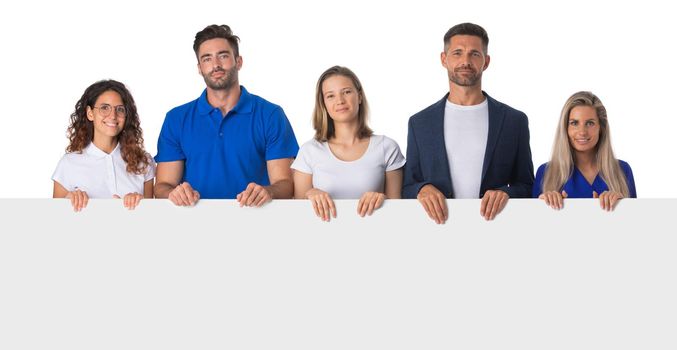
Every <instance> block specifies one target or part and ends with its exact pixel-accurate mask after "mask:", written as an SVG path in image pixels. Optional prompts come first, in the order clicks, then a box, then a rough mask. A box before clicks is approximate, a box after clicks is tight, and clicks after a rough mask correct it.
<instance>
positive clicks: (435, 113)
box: [402, 91, 534, 198]
mask: <svg viewBox="0 0 677 350" xmlns="http://www.w3.org/2000/svg"><path fill="white" fill-rule="evenodd" d="M482 93H483V94H484V96H486V98H487V100H488V105H489V135H488V137H487V148H486V151H485V153H484V163H483V165H482V182H481V185H480V193H479V197H480V198H481V197H482V196H484V192H486V191H487V190H502V191H505V192H506V193H508V195H509V196H510V197H511V198H530V197H531V188H532V186H533V184H534V165H533V163H532V161H531V148H530V147H529V121H528V120H527V116H526V114H524V113H523V112H520V111H518V110H516V109H514V108H512V107H510V106H508V105H506V104H503V103H501V102H498V101H496V100H494V99H493V98H491V97H490V96H489V95H487V94H486V93H485V92H484V91H483V92H482ZM448 96H449V94H448V93H447V94H446V95H445V96H444V98H442V99H441V100H440V101H438V102H436V103H435V104H433V105H432V106H430V107H428V108H426V109H424V110H422V111H420V112H418V113H416V114H414V115H413V116H412V117H411V118H409V134H408V135H407V163H406V164H405V166H404V182H403V184H402V197H403V198H416V196H417V195H418V192H419V191H420V190H421V187H423V186H424V185H427V184H432V185H433V186H435V187H436V188H437V189H438V190H440V192H442V193H443V194H444V196H445V197H447V198H454V186H453V184H452V183H451V175H450V174H449V161H448V159H447V150H446V147H445V143H444V109H445V105H446V101H447V97H448Z"/></svg>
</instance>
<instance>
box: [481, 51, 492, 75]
mask: <svg viewBox="0 0 677 350" xmlns="http://www.w3.org/2000/svg"><path fill="white" fill-rule="evenodd" d="M489 62H491V56H489V55H486V56H485V58H484V69H482V71H485V70H487V68H489Z"/></svg>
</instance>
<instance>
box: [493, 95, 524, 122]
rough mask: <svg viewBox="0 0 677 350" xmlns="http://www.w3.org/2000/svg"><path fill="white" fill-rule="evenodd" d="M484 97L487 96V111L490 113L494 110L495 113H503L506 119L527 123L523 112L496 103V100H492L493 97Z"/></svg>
mask: <svg viewBox="0 0 677 350" xmlns="http://www.w3.org/2000/svg"><path fill="white" fill-rule="evenodd" d="M486 96H487V100H488V101H489V110H490V111H492V110H495V111H499V112H503V113H504V114H505V116H506V117H508V118H510V119H512V120H515V121H523V122H527V115H526V113H524V112H522V111H520V110H518V109H516V108H513V107H511V106H509V105H507V104H505V103H503V102H501V101H498V100H496V99H494V98H493V97H491V96H489V95H486Z"/></svg>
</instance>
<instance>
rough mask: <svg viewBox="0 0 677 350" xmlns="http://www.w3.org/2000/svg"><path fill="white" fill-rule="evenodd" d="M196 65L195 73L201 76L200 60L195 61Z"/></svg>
mask: <svg viewBox="0 0 677 350" xmlns="http://www.w3.org/2000/svg"><path fill="white" fill-rule="evenodd" d="M196 67H197V74H199V75H200V76H202V69H200V61H197V66H196Z"/></svg>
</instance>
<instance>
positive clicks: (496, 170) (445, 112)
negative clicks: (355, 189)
mask: <svg viewBox="0 0 677 350" xmlns="http://www.w3.org/2000/svg"><path fill="white" fill-rule="evenodd" d="M488 44H489V38H488V35H487V33H486V31H485V30H484V29H483V28H482V27H480V26H478V25H476V24H472V23H462V24H459V25H456V26H454V27H452V28H451V29H449V31H447V33H446V35H445V36H444V52H442V54H441V61H442V66H444V67H445V68H446V69H447V73H448V76H449V93H448V94H447V95H445V96H444V98H443V99H441V100H440V101H438V102H436V103H435V104H433V105H431V106H430V107H428V108H426V109H424V110H422V111H420V112H418V113H416V114H415V115H413V116H412V117H411V118H410V119H409V133H408V137H407V163H406V165H405V167H404V182H403V187H402V196H403V198H417V199H418V200H419V202H421V204H422V205H423V207H424V209H425V210H426V212H427V213H428V216H430V218H431V219H433V220H434V221H435V222H436V223H438V224H441V223H444V222H445V221H446V220H447V218H448V209H447V202H446V198H482V201H481V204H480V215H482V216H483V217H484V218H485V219H487V220H492V219H493V218H495V217H496V215H497V214H498V213H500V212H501V210H503V208H504V207H505V205H506V204H507V202H508V198H529V197H531V187H532V186H533V183H534V166H533V163H532V160H531V149H530V147H529V124H528V120H527V116H526V114H524V113H523V112H520V111H518V110H516V109H514V108H512V107H510V106H508V105H506V104H503V103H501V102H499V101H496V100H495V99H493V98H491V97H490V96H489V95H488V94H486V93H485V92H484V91H482V72H484V70H486V69H487V67H488V66H489V61H490V57H489V55H488V54H487V49H488Z"/></svg>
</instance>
